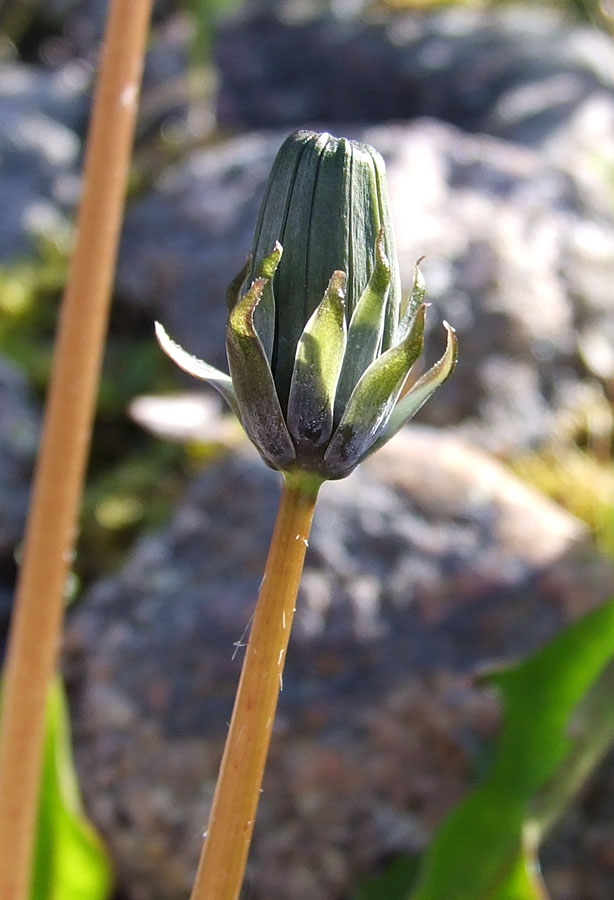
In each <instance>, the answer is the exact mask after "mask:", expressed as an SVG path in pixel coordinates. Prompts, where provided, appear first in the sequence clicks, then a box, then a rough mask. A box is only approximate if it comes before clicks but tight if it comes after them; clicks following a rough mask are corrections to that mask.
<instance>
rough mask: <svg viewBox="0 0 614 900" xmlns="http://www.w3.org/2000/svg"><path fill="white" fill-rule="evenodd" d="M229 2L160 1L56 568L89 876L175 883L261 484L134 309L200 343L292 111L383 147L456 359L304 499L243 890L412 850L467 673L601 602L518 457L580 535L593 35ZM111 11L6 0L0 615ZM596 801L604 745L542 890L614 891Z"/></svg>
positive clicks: (215, 330)
mask: <svg viewBox="0 0 614 900" xmlns="http://www.w3.org/2000/svg"><path fill="white" fill-rule="evenodd" d="M237 6H238V8H237V9H236V11H235V14H234V15H233V16H232V17H227V18H225V19H224V20H223V21H219V22H217V24H216V25H215V28H212V27H211V22H210V19H209V18H206V17H203V18H202V20H201V23H200V29H197V30H196V32H195V30H194V20H193V19H190V17H189V16H187V14H186V11H185V10H183V9H181V8H180V7H179V5H178V4H176V3H173V2H171V0H166V2H164V3H159V4H157V6H156V14H155V21H154V27H153V31H152V41H151V48H150V52H149V56H148V61H147V69H146V75H145V86H144V92H143V103H142V113H141V119H140V123H139V129H138V136H137V146H136V153H135V165H134V176H133V183H132V187H131V194H130V201H129V205H128V211H127V216H126V222H125V227H124V233H123V238H122V247H121V253H120V260H119V268H118V275H117V282H116V298H115V306H114V313H113V319H112V323H111V334H110V342H109V350H108V359H107V367H106V370H105V376H104V381H103V387H102V393H101V404H100V410H99V414H98V418H97V426H96V432H95V438H94V451H93V459H92V465H91V472H90V482H89V487H88V492H87V493H86V498H85V503H84V520H83V527H82V536H81V541H80V545H79V553H78V556H77V561H76V564H75V586H76V588H75V592H76V594H77V596H78V604H76V605H75V607H74V609H73V611H72V614H71V615H70V617H69V625H68V629H67V636H66V652H65V658H66V672H67V676H68V678H69V684H70V686H71V695H72V700H73V717H74V730H75V739H76V751H77V761H78V764H79V768H80V774H81V778H82V784H83V790H84V794H85V799H86V803H87V807H88V810H89V813H90V815H91V816H92V818H93V820H94V821H95V822H96V824H97V825H98V827H99V828H100V830H101V831H102V833H103V835H104V837H105V839H106V841H107V843H108V845H109V848H110V851H111V853H112V856H113V859H114V862H115V864H116V867H117V872H118V885H119V887H118V891H119V893H118V898H117V900H179V898H184V897H185V896H186V895H187V892H188V891H189V885H190V883H191V879H192V876H193V871H194V867H195V862H196V859H197V856H198V851H199V846H200V843H201V840H202V830H203V825H204V822H205V821H206V816H207V804H208V802H209V800H210V798H211V795H212V791H213V786H214V780H215V775H216V771H217V766H218V763H219V757H220V753H221V746H222V742H223V738H224V734H225V728H226V722H227V721H228V717H229V714H230V709H231V704H232V697H233V694H234V689H235V685H236V680H237V676H238V672H239V667H240V662H241V653H242V646H241V645H242V641H243V638H244V634H245V630H246V629H247V628H248V625H249V619H250V614H251V610H252V607H253V602H254V597H255V594H256V591H257V588H258V583H259V580H260V577H261V572H262V567H263V563H264V556H265V554H266V548H267V542H268V536H269V534H270V530H271V527H272V520H273V517H274V513H275V505H276V499H277V493H278V485H277V477H276V475H275V474H274V473H271V472H269V471H268V470H266V469H265V467H263V466H262V465H261V464H260V463H259V461H258V460H257V459H256V458H255V456H254V454H253V452H252V451H251V450H250V448H249V447H248V446H246V444H245V443H244V441H243V440H242V439H241V437H240V435H239V434H238V431H237V429H236V428H235V426H234V425H233V423H232V421H231V420H230V418H229V417H227V416H226V415H225V414H224V413H223V412H222V411H221V410H220V408H219V406H218V405H217V403H216V402H215V401H213V400H212V398H211V397H210V396H208V395H204V394H202V393H200V392H198V391H196V392H195V393H191V394H190V395H188V396H184V395H183V393H182V394H181V395H179V393H178V392H179V391H181V392H183V391H184V390H185V389H186V384H187V383H186V382H183V381H181V379H180V378H179V377H178V376H176V374H175V373H174V372H172V371H170V363H168V362H167V361H166V360H165V359H163V358H161V355H160V354H159V353H158V351H157V348H156V347H155V345H154V342H153V340H152V337H151V323H152V321H153V320H154V319H156V318H159V319H161V320H162V321H163V322H164V323H165V325H166V326H167V328H168V330H169V331H170V332H171V333H172V334H173V335H174V336H175V337H176V338H177V339H178V340H180V341H181V342H182V343H184V345H185V346H187V347H189V349H191V350H192V351H193V352H195V353H197V354H198V355H202V356H205V357H206V358H207V359H209V360H211V361H212V362H214V363H217V364H218V365H223V364H224V353H223V324H224V303H223V299H222V298H223V293H224V289H225V286H226V284H227V282H228V281H229V280H230V278H231V277H232V276H233V275H234V274H235V272H236V271H237V270H238V269H239V268H240V267H241V265H242V262H243V259H244V256H245V253H246V251H247V249H248V247H249V244H250V239H251V231H252V228H253V223H254V221H255V215H256V210H257V207H258V203H259V200H260V196H261V193H262V189H263V185H264V182H265V179H266V177H267V174H268V170H269V167H270V164H271V162H272V159H273V157H274V155H275V152H276V150H277V148H278V146H279V144H280V143H281V141H282V140H283V137H284V136H285V135H286V134H287V133H288V132H289V131H291V130H293V129H294V128H297V127H303V126H306V125H309V126H314V127H318V128H327V129H329V130H331V131H332V132H333V133H337V134H339V133H343V134H345V135H347V136H350V137H357V138H359V139H362V140H366V141H368V142H370V143H372V144H374V145H375V146H376V147H377V148H378V149H379V150H380V152H382V154H383V155H384V157H385V158H386V161H387V164H388V170H389V183H390V190H391V194H392V202H393V213H394V217H395V221H396V226H397V243H398V249H399V255H400V259H401V265H402V269H403V277H404V280H405V284H406V285H407V283H408V280H409V278H410V275H411V271H412V268H413V265H414V262H415V260H416V258H417V257H419V256H421V255H423V254H425V255H426V260H425V262H424V265H423V271H424V274H425V277H426V280H427V287H428V291H429V299H430V301H431V302H432V304H433V305H432V307H431V309H430V322H429V327H430V331H429V338H428V342H427V349H426V358H427V359H433V358H434V357H435V355H436V354H438V353H439V352H440V351H441V348H442V344H443V340H444V335H443V329H442V328H441V324H440V323H441V319H442V318H444V317H445V318H446V319H448V320H449V321H451V322H452V323H453V324H454V325H455V327H456V329H457V331H458V334H459V341H460V346H461V358H460V363H459V367H458V370H457V373H456V374H455V376H454V378H453V379H452V380H451V381H450V382H449V383H448V384H446V385H445V387H444V388H442V389H441V390H440V391H439V392H438V393H437V394H436V395H435V396H434V398H433V399H432V400H431V401H430V402H429V404H428V405H427V406H426V407H425V408H424V409H423V410H422V412H421V413H420V416H419V424H417V425H416V426H414V427H412V428H409V429H407V430H406V432H405V433H403V434H401V435H399V436H398V438H397V439H395V441H394V442H393V443H392V444H391V445H390V446H389V447H387V448H386V449H385V450H383V451H382V452H381V453H380V454H379V455H377V456H375V457H374V458H373V459H372V460H370V461H369V462H368V463H367V464H365V465H364V466H363V467H361V469H360V470H358V471H357V472H356V473H355V474H354V475H353V476H351V477H350V478H349V479H348V480H347V481H344V482H339V483H337V484H332V485H328V486H327V487H326V488H325V489H324V490H323V492H322V498H321V502H320V506H319V509H318V512H317V514H316V520H315V525H314V531H313V536H312V540H311V546H310V549H309V553H308V561H307V568H306V573H305V578H304V582H303V587H302V594H301V599H300V603H299V609H298V618H297V625H296V631H295V634H294V636H293V641H292V646H291V652H290V655H289V659H288V666H287V669H286V675H285V677H284V689H283V693H282V697H281V705H280V715H279V719H278V722H277V725H276V731H275V736H274V743H273V748H272V755H271V760H270V765H269V767H268V771H267V776H266V782H265V786H264V793H263V797H262V803H261V809H260V818H259V828H258V829H257V830H256V836H255V842H254V847H253V853H252V857H251V864H250V872H249V876H248V885H247V888H246V897H247V896H249V898H250V900H270V898H272V897H291V898H292V900H307V898H310V900H311V898H314V897H317V898H318V900H347V898H350V897H351V896H352V892H353V891H354V890H355V888H356V886H357V885H358V884H359V883H360V881H361V879H362V878H364V877H365V876H367V875H369V874H374V873H376V872H377V871H379V870H381V869H382V867H384V866H385V864H386V862H387V861H388V860H390V859H391V858H393V857H394V856H395V855H396V854H399V853H402V852H403V853H416V854H417V853H419V852H420V851H421V850H422V849H423V848H424V846H425V845H426V843H427V842H428V838H429V834H430V833H431V832H432V830H433V828H434V827H435V826H436V825H437V823H438V822H439V821H440V820H441V818H442V816H443V815H444V814H445V812H446V811H447V810H448V809H449V808H450V806H451V805H452V804H453V803H454V802H455V801H456V800H457V799H458V798H459V797H460V796H462V795H463V793H464V792H465V791H466V790H467V789H468V788H469V786H470V785H471V784H472V783H474V780H475V778H476V777H477V773H478V772H479V770H480V766H481V765H483V759H484V754H485V747H486V743H487V741H488V739H489V738H490V737H492V735H493V734H494V733H495V732H496V726H497V716H498V710H497V704H496V698H495V697H494V696H492V695H491V694H490V693H489V692H488V691H487V690H486V689H484V688H483V687H479V686H478V685H477V682H476V680H475V675H476V673H478V672H480V671H482V670H483V668H484V667H485V666H487V665H491V664H497V663H500V662H501V661H503V660H506V659H510V658H515V657H518V656H521V655H524V654H526V653H528V652H530V651H531V650H532V649H534V648H535V647H537V646H539V645H540V644H541V643H543V642H544V641H545V640H547V639H548V638H549V637H551V636H553V635H554V634H555V633H556V632H557V631H558V630H559V629H560V628H561V627H562V626H563V625H564V624H565V623H566V622H568V621H571V620H572V619H574V618H575V617H577V616H578V615H580V614H581V613H582V612H584V611H586V610H588V609H590V608H591V607H593V606H595V605H596V604H598V603H600V602H602V601H603V600H604V599H605V598H606V597H607V596H608V593H611V584H612V576H613V574H614V566H613V564H612V562H611V560H608V558H606V556H605V555H604V554H603V553H602V552H600V550H599V549H598V547H597V544H596V541H595V537H594V534H593V535H592V534H591V530H590V529H589V527H588V526H587V525H586V524H584V523H583V522H581V521H580V519H579V518H576V517H575V516H573V515H572V514H570V513H569V512H568V511H565V510H564V509H563V508H562V506H561V505H559V504H555V503H553V502H551V501H550V500H547V499H545V498H544V497H543V496H542V495H541V494H539V493H538V492H537V491H536V490H534V489H533V488H531V487H529V486H527V485H526V484H525V483H523V482H522V481H521V480H520V479H519V478H518V476H517V475H516V474H514V473H513V471H512V469H511V468H510V463H511V464H513V467H514V468H515V469H516V470H517V471H521V472H522V473H524V474H525V476H527V477H528V476H531V477H532V478H533V480H535V477H536V475H535V473H536V472H537V473H539V478H538V479H537V480H540V483H543V485H544V486H545V487H548V488H549V490H550V492H551V493H553V494H554V495H556V498H557V499H558V500H559V501H561V502H562V503H563V504H566V505H567V506H568V507H571V508H573V509H574V510H575V511H576V512H579V513H583V514H584V518H585V519H586V520H587V521H588V522H589V524H592V525H594V526H595V528H594V530H596V531H597V534H598V538H599V542H600V546H601V547H602V548H603V547H604V546H607V544H608V538H607V534H608V529H607V522H606V527H604V526H603V523H602V526H601V531H599V528H598V527H597V525H598V523H599V521H601V519H603V517H604V516H607V515H609V516H610V522H613V521H614V516H613V514H612V509H613V508H614V477H613V476H612V466H611V462H608V460H609V456H608V452H609V451H608V446H609V441H610V439H611V433H612V392H613V389H614V304H613V303H612V297H611V293H612V284H613V283H614V179H613V176H612V172H613V171H614V95H613V93H612V82H613V74H614V54H613V42H612V39H611V38H610V37H608V35H607V32H606V31H604V30H600V29H598V28H596V27H594V26H591V25H588V24H582V23H579V22H577V21H574V20H573V19H571V18H570V16H569V14H568V13H566V12H565V11H564V10H562V9H560V8H558V9H557V8H549V9H547V8H545V7H541V6H539V5H535V4H533V5H523V6H518V7H510V8H507V7H504V8H500V7H497V8H493V9H483V10H481V11H476V10H474V9H470V8H468V7H465V6H464V5H458V6H454V7H452V8H449V9H446V10H440V11H421V12H416V11H414V12H411V11H406V12H402V13H399V12H396V13H392V12H391V11H390V10H387V9H385V6H384V5H376V4H366V3H354V4H349V3H346V4H343V3H339V2H337V3H333V4H323V3H313V4H309V3H306V2H290V0H287V2H278V3H256V2H255V0H252V2H248V3H244V4H237ZM104 10H105V4H104V3H102V2H96V0H53V2H50V3H46V4H39V5H37V4H36V3H34V4H32V3H30V4H25V3H20V2H14V3H12V4H8V5H7V7H6V10H5V11H3V12H1V13H0V16H4V22H2V20H1V19H0V23H1V24H2V25H4V26H5V28H6V32H7V34H8V35H10V36H12V42H11V41H9V40H8V39H7V40H5V42H4V43H3V44H2V45H1V47H0V51H1V52H0V166H1V175H2V186H3V188H2V196H3V204H2V211H1V213H0V288H1V289H2V290H0V459H1V460H2V462H1V464H0V501H1V502H0V631H1V632H2V633H4V631H5V628H6V621H7V617H8V613H9V607H10V597H11V591H12V586H13V582H14V576H15V566H16V563H15V547H16V546H17V545H18V542H19V538H20V535H21V533H22V528H23V519H24V514H25V508H26V503H27V492H28V484H29V479H30V474H31V466H32V460H33V456H34V453H35V450H36V444H37V439H38V429H39V420H40V409H41V399H42V395H43V393H44V386H45V378H46V373H47V371H48V363H49V336H50V334H51V331H52V325H53V320H54V317H55V308H56V303H57V296H58V293H59V289H60V287H61V283H62V278H63V271H64V270H63V265H64V261H65V257H66V248H67V240H68V237H67V236H68V235H69V226H70V222H71V217H72V214H73V211H74V206H75V203H76V199H77V197H78V192H79V175H78V173H79V165H80V158H81V152H82V143H83V137H84V133H85V128H86V122H87V114H88V105H89V91H90V87H91V83H92V78H93V73H94V71H95V65H96V59H97V53H98V49H99V40H100V35H101V32H102V26H103V21H104ZM204 11H205V12H207V10H206V9H205V10H204ZM189 387H190V388H192V390H193V389H194V386H193V385H190V386H189ZM169 389H174V394H172V395H170V396H166V397H163V396H161V392H162V391H166V392H167V393H168V391H169ZM156 392H157V393H158V395H157V396H156ZM143 393H149V394H154V396H150V397H142V396H139V395H141V394H143ZM136 423H140V424H136ZM141 425H144V426H145V427H146V429H147V430H148V431H147V432H146V431H144V430H143V429H142V427H141ZM151 431H153V432H155V433H156V434H158V435H162V437H160V436H158V437H152V436H150V434H149V432H151ZM169 437H171V438H173V439H174V440H175V441H178V442H179V443H176V444H171V443H169V442H168V438H169ZM561 448H563V449H561ZM579 448H582V449H579ZM561 460H563V462H565V461H566V463H567V464H568V465H564V464H563V463H562V462H561ZM570 461H571V462H570ZM540 466H541V468H540ZM573 466H576V469H573ZM578 466H580V467H581V470H582V473H584V476H586V477H585V478H584V481H582V479H580V481H581V482H582V483H581V488H582V493H581V496H580V498H579V499H578V496H577V494H578V486H577V478H576V480H575V481H574V477H575V476H574V474H573V473H574V472H576V470H577V468H578ZM584 476H583V477H584ZM557 479H558V480H557ZM591 492H592V493H591ZM591 496H592V497H593V499H592V505H591V501H590V498H591ZM587 497H588V500H587ZM600 517H601V518H600ZM612 527H614V526H612ZM610 534H611V531H610ZM610 545H611V546H613V545H614V542H612V541H611V538H610ZM613 549H614V546H613ZM113 569H115V571H114V572H113V571H112V570H113ZM103 575H106V577H102V576H103ZM613 821H614V766H613V760H612V759H610V760H609V761H606V762H605V763H604V764H603V765H602V767H601V769H600V771H599V772H598V773H597V775H596V776H594V778H593V780H592V781H591V782H590V784H589V785H588V786H587V788H586V790H585V792H584V794H583V796H582V797H581V798H580V799H579V800H578V802H577V803H576V805H575V807H574V808H573V809H572V810H570V812H569V814H568V815H567V817H566V818H565V820H564V821H563V822H562V823H561V824H560V825H559V827H558V829H557V831H556V832H555V833H554V834H553V836H552V838H551V840H550V841H549V843H548V845H547V846H546V848H545V852H544V855H543V859H544V869H545V875H546V880H547V882H548V884H549V886H550V889H551V891H552V896H553V898H560V900H567V898H570V900H571V898H574V900H577V898H582V900H602V898H603V900H605V898H610V897H611V896H612V892H613V889H614V857H613V855H612V846H613V843H614V829H613V826H612V822H613Z"/></svg>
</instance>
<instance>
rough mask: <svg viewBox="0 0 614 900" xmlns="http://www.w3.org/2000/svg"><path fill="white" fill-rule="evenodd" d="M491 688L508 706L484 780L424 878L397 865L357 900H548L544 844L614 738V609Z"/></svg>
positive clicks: (445, 829)
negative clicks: (541, 855) (542, 853)
mask: <svg viewBox="0 0 614 900" xmlns="http://www.w3.org/2000/svg"><path fill="white" fill-rule="evenodd" d="M486 681H487V682H489V683H491V684H494V685H496V686H497V687H498V689H499V691H500V693H501V699H502V706H503V721H502V726H501V730H500V733H499V738H498V742H497V746H496V747H495V750H494V755H493V759H492V764H491V766H490V769H489V772H488V774H487V776H486V778H485V779H484V781H483V782H482V784H481V785H479V786H478V787H477V788H476V789H475V790H474V791H473V792H472V793H471V794H469V795H468V796H467V797H466V798H465V799H464V800H463V801H462V802H461V803H460V804H459V805H458V806H457V807H456V808H455V809H454V810H453V811H452V812H451V813H450V815H449V816H448V817H447V819H445V820H444V822H443V823H442V824H441V825H440V827H439V829H438V830H437V831H436V833H435V836H434V838H433V840H432V842H431V845H430V847H429V849H428V850H427V851H426V853H425V855H424V858H423V860H422V864H421V866H420V868H419V871H418V877H417V878H416V869H417V865H416V862H415V860H414V859H412V858H409V857H405V858H403V857H401V858H398V859H396V860H395V861H394V863H393V865H391V866H390V867H389V868H388V869H387V870H386V871H385V872H384V874H383V875H381V876H379V877H378V878H375V879H372V880H371V881H370V882H369V883H368V884H366V885H363V886H361V888H360V889H359V890H358V892H357V894H356V898H355V900H407V897H408V896H410V898H411V900H548V894H547V892H546V888H545V885H544V883H543V881H542V878H541V874H540V868H539V861H538V857H537V851H538V848H539V844H540V842H541V840H542V839H543V837H544V835H545V834H546V833H547V831H548V830H549V829H550V827H551V826H552V824H553V823H554V822H555V821H556V819H557V818H558V817H559V816H560V815H561V813H562V812H563V811H564V810H565V808H566V807H567V806H568V804H569V802H570V800H571V799H572V798H573V796H574V795H575V794H576V793H577V791H578V789H579V788H580V787H581V785H582V784H583V782H584V781H585V779H586V778H587V776H588V775H589V774H590V772H591V771H592V770H593V768H594V767H595V765H596V764H597V762H598V761H599V759H600V758H601V756H602V755H603V754H604V753H605V751H606V750H607V749H608V747H609V745H610V744H611V743H612V741H613V740H614V704H613V703H612V696H614V601H610V602H609V603H607V604H605V605H604V606H602V607H600V608H599V609H597V610H595V611H593V612H591V613H589V615H587V616H585V617H584V618H582V619H580V620H579V621H577V622H574V623H573V624H572V625H570V626H568V627H567V628H566V629H565V630H564V631H563V632H562V633H561V634H559V635H558V636H557V637H556V638H555V639H554V640H553V641H551V642H550V643H549V644H547V645H546V646H545V647H544V648H542V649H541V650H539V651H538V652H537V653H536V654H534V655H533V656H532V657H530V658H529V659H528V660H526V661H524V662H521V663H519V664H518V665H515V666H511V667H509V668H507V669H505V670H503V671H500V672H498V673H496V674H494V675H491V676H490V677H488V678H487V679H486ZM412 888H413V889H414V892H413V893H410V891H411V890H412Z"/></svg>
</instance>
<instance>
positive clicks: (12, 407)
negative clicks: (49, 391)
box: [0, 358, 39, 630]
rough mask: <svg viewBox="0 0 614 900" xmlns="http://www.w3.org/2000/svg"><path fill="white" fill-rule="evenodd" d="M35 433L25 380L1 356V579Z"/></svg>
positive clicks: (16, 534)
mask: <svg viewBox="0 0 614 900" xmlns="http://www.w3.org/2000/svg"><path fill="white" fill-rule="evenodd" d="M38 436H39V417H38V413H37V410H36V408H35V405H34V401H33V398H32V396H31V394H30V390H29V388H28V386H27V383H26V380H25V378H24V377H23V376H22V375H21V373H20V372H19V370H18V369H17V368H16V367H15V366H13V365H11V364H10V363H9V362H8V361H7V360H5V359H2V358H0V581H2V580H7V581H10V580H11V578H10V574H11V573H12V570H13V566H14V558H13V554H14V551H15V546H16V544H17V543H18V541H19V540H20V539H21V537H22V533H23V526H24V521H25V514H26V507H27V502H28V493H29V485H30V479H31V476H32V465H33V461H34V456H35V453H36V448H37V445H38ZM3 576H4V577H3ZM0 605H1V604H0ZM1 615H2V614H1V613H0V617H1ZM0 630H1V625H0Z"/></svg>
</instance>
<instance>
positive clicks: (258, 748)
mask: <svg viewBox="0 0 614 900" xmlns="http://www.w3.org/2000/svg"><path fill="white" fill-rule="evenodd" d="M315 502H316V492H313V491H305V490H304V489H303V488H302V487H297V486H295V485H292V484H288V483H287V482H286V483H285V484H284V488H283V491H282V495H281V501H280V504H279V511H278V513H277V520H276V522H275V529H274V531H273V537H272V538H271V546H270V549H269V555H268V559H267V562H266V567H265V572H264V578H263V580H262V585H261V588H260V594H259V596H258V602H257V605H256V612H255V614H254V621H253V623H252V628H251V633H250V638H249V642H248V645H247V650H246V653H245V660H244V663H243V669H242V672H241V679H240V682H239V687H238V690H237V696H236V700H235V706H234V711H233V714H232V720H231V723H230V729H229V732H228V737H227V739H226V747H225V750H224V756H223V759H222V765H221V769H220V774H219V777H218V782H217V787H216V791H215V796H214V798H213V806H212V809H211V814H210V818H209V827H208V830H207V833H206V837H205V842H204V845H203V851H202V855H201V859H200V864H199V867H198V872H197V874H196V881H195V883H194V888H193V891H192V900H236V898H238V896H239V892H240V890H241V884H242V882H243V873H244V870H245V863H246V861H247V854H248V850H249V844H250V840H251V836H252V830H253V826H254V819H255V816H256V808H257V806H258V798H259V794H260V786H261V783H262V774H263V771H264V765H265V762H266V756H267V752H268V747H269V741H270V738H271V730H272V728H273V719H274V716H275V709H276V707H277V698H278V695H279V690H280V684H281V677H282V672H283V668H284V662H285V657H286V649H287V646H288V639H289V637H290V629H291V627H292V618H293V615H294V608H295V603H296V595H297V592H298V586H299V582H300V578H301V573H302V571H303V562H304V559H305V552H306V549H307V538H308V537H309V531H310V528H311V520H312V517H313V510H314V506H315Z"/></svg>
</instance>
